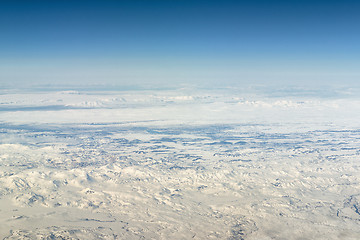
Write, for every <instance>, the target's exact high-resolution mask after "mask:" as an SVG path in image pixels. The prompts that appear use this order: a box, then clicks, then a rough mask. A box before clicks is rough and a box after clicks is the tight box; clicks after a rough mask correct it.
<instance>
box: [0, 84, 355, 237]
mask: <svg viewBox="0 0 360 240" xmlns="http://www.w3.org/2000/svg"><path fill="white" fill-rule="evenodd" d="M250 90H251V91H250ZM250 90H249V89H245V90H244V89H243V90H241V89H222V90H208V89H207V90H206V89H203V90H195V89H178V90H147V91H145V90H142V91H101V92H100V91H98V92H97V91H89V90H87V91H85V90H81V89H77V90H71V91H68V90H66V91H63V90H59V91H35V90H32V91H20V90H11V89H10V90H9V89H7V90H1V91H0V238H1V239H360V121H359V119H360V97H359V96H358V95H357V94H356V92H357V91H356V90H353V89H343V90H342V91H339V92H336V93H334V92H332V91H329V90H323V89H322V90H319V91H305V90H303V89H300V90H299V89H295V90H294V89H292V90H291V91H290V90H286V91H275V90H271V89H270V90H268V89H265V90H264V89H260V90H257V89H250ZM326 93H328V94H326Z"/></svg>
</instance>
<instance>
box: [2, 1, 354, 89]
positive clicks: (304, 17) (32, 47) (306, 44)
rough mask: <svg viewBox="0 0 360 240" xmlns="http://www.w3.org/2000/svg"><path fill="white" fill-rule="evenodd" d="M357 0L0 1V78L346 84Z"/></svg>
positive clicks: (80, 81) (39, 81)
mask: <svg viewBox="0 0 360 240" xmlns="http://www.w3.org/2000/svg"><path fill="white" fill-rule="evenodd" d="M359 24H360V3H358V1H349V0H344V1H331V0H328V1H319V0H314V1H308V0H302V1H294V0H288V1H257V0H255V1H241V0H239V1H226V0H223V1H196V0H193V1H187V0H162V1H161V0H154V1H152V0H143V1H138V0H129V1H105V0H103V1H90V0H88V1H85V0H84V1H80V0H62V1H55V0H53V1H51V0H48V1H36V0H34V1H17V0H8V1H3V0H2V1H0V83H2V84H3V85H6V84H10V83H12V84H24V83H27V84H61V83H64V84H70V83H71V84H117V85H128V84H150V85H151V84H154V85H161V84H169V85H171V84H196V83H208V84H215V83H218V82H220V81H221V82H223V83H225V84H227V85H230V86H231V85H234V84H242V83H249V82H250V83H254V84H257V83H261V84H272V83H289V84H298V83H303V82H306V83H310V84H315V83H318V84H323V83H340V84H341V83H352V84H355V83H357V82H358V80H359V79H360V44H359V42H360V30H359V27H358V26H359Z"/></svg>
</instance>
